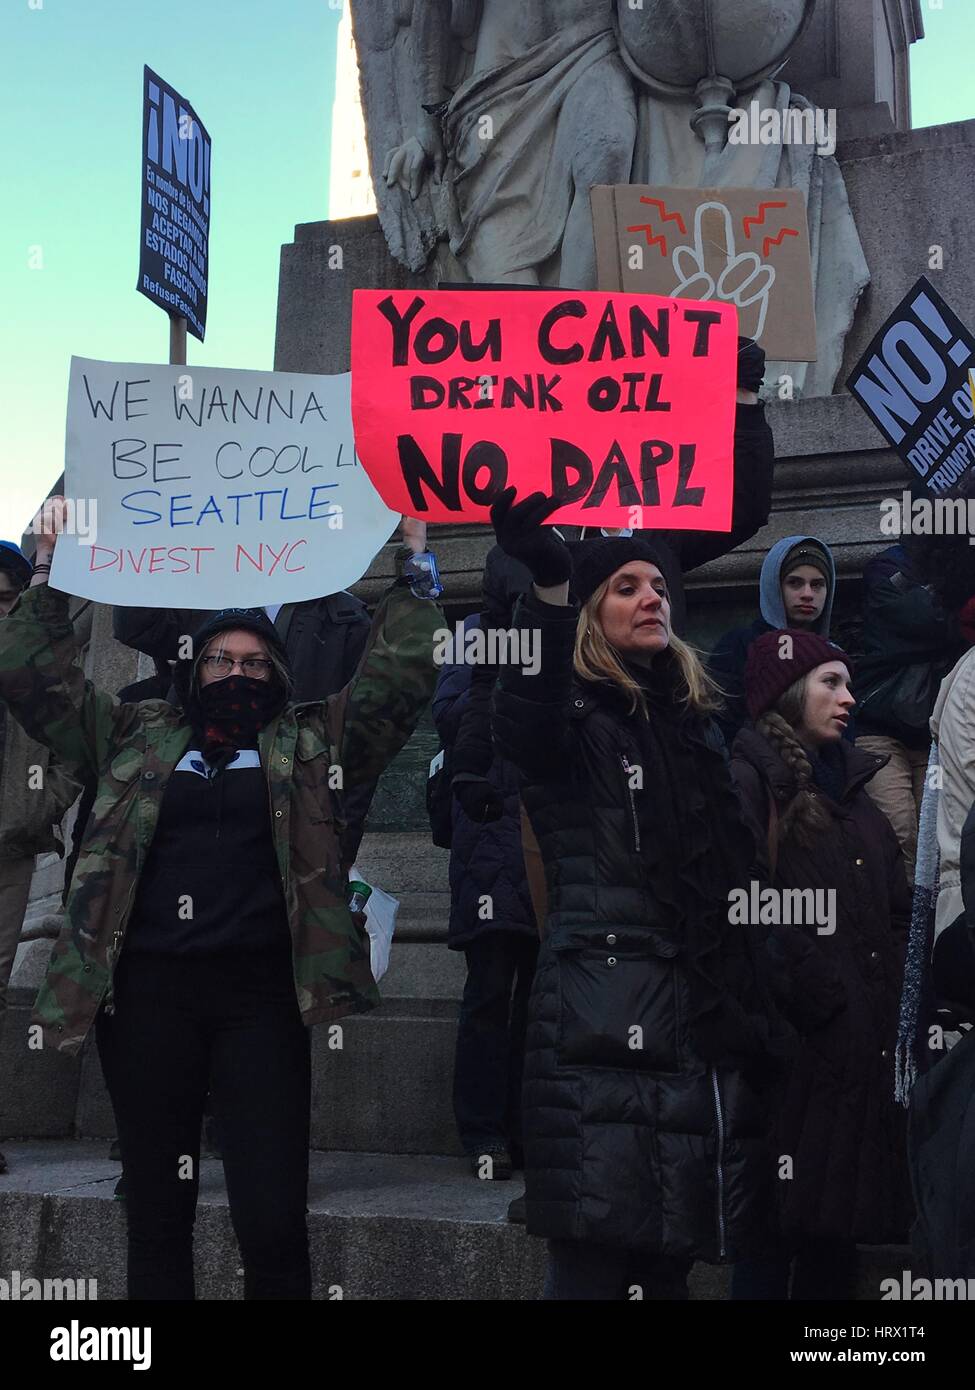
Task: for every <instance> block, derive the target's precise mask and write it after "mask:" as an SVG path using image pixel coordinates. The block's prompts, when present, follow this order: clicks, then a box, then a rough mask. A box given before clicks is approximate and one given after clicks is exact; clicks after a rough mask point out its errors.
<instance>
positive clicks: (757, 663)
mask: <svg viewBox="0 0 975 1390" xmlns="http://www.w3.org/2000/svg"><path fill="white" fill-rule="evenodd" d="M850 669H851V663H850V660H849V657H847V655H846V654H845V653H844V652H843V651H841V650H840V649H839V648H837V647H835V646H834V645H833V644H832V643H829V642H827V641H826V640H825V639H824V638H823V637H821V636H819V635H818V634H817V633H814V632H810V631H808V630H802V631H800V630H797V629H796V630H792V629H788V628H785V629H783V630H782V631H777V632H767V633H764V634H763V635H762V636H760V637H758V638H757V639H756V640H755V641H754V642H753V643H752V645H751V647H750V649H749V652H748V661H747V665H746V669H745V693H746V699H747V702H748V713H749V715H750V717H751V720H752V721H753V722H752V724H750V725H748V726H747V727H746V728H744V729H742V730H741V732H740V733H739V734H738V737H737V738H736V740H735V744H734V748H733V750H732V773H733V776H734V778H735V781H736V783H737V785H738V787H739V790H740V793H741V797H742V805H743V809H744V813H745V818H746V822H747V824H748V825H749V826H750V827H751V829H752V832H753V834H754V837H755V841H756V844H757V845H758V846H759V856H758V870H759V877H758V879H757V880H756V884H755V887H756V888H760V889H761V891H762V893H763V894H766V892H767V890H768V889H772V890H773V900H772V907H771V913H772V915H773V917H774V916H775V915H778V916H779V918H780V920H786V914H788V916H789V917H791V918H792V921H793V924H794V926H795V925H798V926H799V927H801V929H802V931H803V933H804V934H805V935H806V936H807V937H808V944H809V945H810V946H812V947H813V948H814V949H813V950H812V951H811V952H810V951H808V950H807V952H806V956H805V958H804V959H801V958H797V956H796V954H795V952H790V951H787V950H783V951H782V952H781V955H780V967H781V968H780V977H779V979H780V985H779V989H778V991H777V1002H778V1004H779V1006H780V1008H781V1009H782V1011H783V1013H784V1014H785V1015H786V1017H787V1018H788V1019H789V1021H790V1023H792V1024H793V1026H794V1027H795V1028H797V1029H798V1031H799V1032H800V1034H801V1035H802V1045H801V1047H800V1049H799V1051H798V1053H797V1055H796V1056H795V1057H794V1059H793V1061H792V1063H791V1067H790V1070H789V1075H788V1079H787V1081H786V1083H785V1085H784V1088H783V1091H782V1094H781V1097H780V1099H779V1101H778V1103H777V1133H776V1153H777V1154H779V1155H780V1156H781V1157H780V1174H779V1176H780V1181H779V1182H778V1184H777V1190H778V1203H777V1206H778V1219H779V1228H778V1239H777V1243H776V1247H775V1249H774V1250H772V1249H771V1248H770V1251H769V1252H767V1253H766V1255H765V1256H764V1257H758V1258H752V1259H749V1260H748V1261H744V1262H742V1263H741V1264H739V1266H738V1267H737V1268H736V1270H735V1276H734V1281H733V1287H732V1294H733V1297H736V1298H750V1299H761V1298H766V1299H768V1298H786V1297H787V1296H790V1295H789V1293H788V1288H789V1275H790V1266H791V1265H792V1264H793V1262H794V1266H795V1267H794V1277H793V1282H792V1288H791V1297H792V1298H793V1299H797V1300H798V1299H824V1300H842V1299H846V1298H851V1297H853V1292H854V1286H855V1280H856V1245H857V1244H858V1243H860V1244H871V1245H876V1244H886V1243H897V1242H899V1241H902V1240H903V1239H904V1238H905V1237H906V1234H907V1231H908V1228H909V1226H910V1221H911V1203H910V1192H909V1185H908V1180H907V1169H906V1162H905V1126H904V1113H903V1111H902V1109H901V1108H900V1107H899V1106H898V1105H897V1104H896V1102H895V1100H894V1047H895V1041H896V1036H897V1015H898V1004H899V998H900V978H901V972H902V968H903V959H904V948H905V944H906V939H907V928H908V923H909V919H910V897H909V893H908V888H907V880H906V878H905V875H904V864H903V857H902V855H901V852H900V846H899V845H898V842H897V838H896V836H895V834H894V832H893V829H892V828H891V825H890V822H889V821H888V819H887V817H886V816H885V815H884V814H883V812H882V811H880V810H879V808H878V807H877V806H876V804H875V803H874V801H873V800H872V799H871V797H869V796H868V795H867V793H866V790H865V787H866V784H867V782H868V781H869V779H870V778H871V777H873V776H875V775H876V773H877V772H878V770H879V769H880V768H881V767H882V766H883V764H884V761H885V759H884V757H882V756H879V755H876V754H872V753H867V752H865V751H864V750H863V749H860V748H857V747H854V746H853V745H851V744H850V743H849V742H848V741H846V740H844V739H843V731H844V729H845V728H846V726H847V724H848V722H849V718H850V711H851V710H852V708H853V706H854V704H855V699H854V696H853V694H852V692H851V690H850ZM754 901H755V903H756V904H757V903H758V902H759V901H760V899H759V897H758V896H757V895H755V896H754ZM761 911H762V913H763V915H768V913H769V909H768V908H767V907H763V908H762V909H761ZM753 912H754V908H752V907H749V908H748V909H747V912H746V915H745V920H748V913H753ZM796 917H798V918H799V921H798V923H797V924H796V921H795V919H796ZM784 1160H788V1167H787V1168H783V1167H782V1164H783V1161H784Z"/></svg>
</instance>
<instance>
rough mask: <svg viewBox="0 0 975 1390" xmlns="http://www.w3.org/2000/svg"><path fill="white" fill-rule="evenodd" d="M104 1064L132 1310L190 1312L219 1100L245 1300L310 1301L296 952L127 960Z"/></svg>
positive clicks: (304, 1042) (105, 1029)
mask: <svg viewBox="0 0 975 1390" xmlns="http://www.w3.org/2000/svg"><path fill="white" fill-rule="evenodd" d="M97 1038H98V1052H99V1056H100V1057H101V1063H102V1070H103V1071H104V1073H105V1080H106V1083H107V1085H108V1090H109V1094H110V1096H111V1098H112V1106H113V1108H114V1110H115V1119H116V1123H117V1126H118V1137H119V1145H120V1147H121V1150H122V1164H123V1167H124V1170H125V1179H126V1207H127V1215H128V1256H129V1259H128V1288H129V1298H130V1299H191V1298H193V1297H194V1296H195V1294H194V1285H193V1221H194V1217H195V1214H196V1200H197V1192H198V1189H199V1157H200V1121H201V1118H202V1116H203V1107H204V1101H205V1099H206V1095H207V1091H208V1090H209V1092H210V1096H211V1102H212V1107H213V1114H214V1117H215V1119H216V1121H217V1125H218V1127H219V1134H220V1143H221V1148H222V1151H223V1168H224V1175H225V1177H226V1181H227V1195H228V1197H229V1200H230V1216H231V1220H232V1222H233V1227H234V1232H235V1234H236V1236H237V1240H238V1243H239V1245H240V1253H241V1257H242V1261H243V1266H244V1297H245V1298H259V1299H305V1298H310V1297H311V1275H310V1269H309V1261H308V1232H307V1226H306V1222H305V1206H306V1200H307V1190H308V1138H309V1119H310V1109H311V1058H310V1048H309V1038H308V1030H307V1029H306V1028H305V1027H304V1026H303V1024H302V1022H301V1018H300V1015H299V1012H298V1001H297V998H296V996H295V987H294V981H293V978H292V966H291V951H290V943H289V946H288V948H287V950H286V951H274V952H271V953H267V952H262V953H259V954H258V953H255V954H252V955H249V956H247V955H237V956H230V955H225V956H215V957H207V958H201V959H189V958H186V957H170V956H140V955H126V953H124V952H123V954H122V957H121V959H120V960H119V964H118V966H117V968H116V972H115V1013H114V1014H105V1013H101V1014H99V1016H98V1023H97Z"/></svg>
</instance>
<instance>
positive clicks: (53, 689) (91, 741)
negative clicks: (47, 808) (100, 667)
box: [0, 498, 138, 780]
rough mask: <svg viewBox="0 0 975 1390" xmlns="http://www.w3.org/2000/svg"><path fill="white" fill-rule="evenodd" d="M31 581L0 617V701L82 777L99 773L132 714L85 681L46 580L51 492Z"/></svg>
mask: <svg viewBox="0 0 975 1390" xmlns="http://www.w3.org/2000/svg"><path fill="white" fill-rule="evenodd" d="M43 517H44V521H43V528H44V529H41V530H40V531H39V532H38V533H37V534H38V542H37V554H36V556H35V561H34V566H35V574H34V578H33V579H32V581H31V585H30V587H29V588H28V589H26V590H25V591H24V592H23V593H22V594H21V596H20V598H19V599H18V600H17V603H16V604H15V605H14V607H13V609H12V610H11V612H10V614H9V615H8V617H7V618H5V619H4V621H3V622H2V623H0V699H2V700H3V701H4V702H5V703H6V704H7V705H8V707H9V708H10V711H11V713H12V714H13V716H14V718H15V719H16V720H17V722H18V723H19V724H20V725H22V727H23V728H24V729H25V730H26V731H27V733H28V734H30V736H31V737H32V738H34V739H36V740H37V742H38V743H42V744H44V745H45V747H47V748H50V749H51V751H52V752H53V753H55V754H56V755H57V756H58V757H59V758H60V759H61V760H62V761H63V762H64V763H65V765H66V766H67V767H68V768H69V770H70V771H72V772H74V773H75V774H76V775H77V776H79V777H80V778H81V779H82V780H88V779H89V778H91V777H94V776H97V774H98V772H99V769H100V768H101V766H102V764H103V762H104V761H105V759H106V757H107V756H108V755H109V753H110V750H111V748H112V746H113V744H114V741H115V740H116V738H117V737H118V734H119V733H120V732H121V731H122V730H123V728H124V727H126V726H127V725H128V724H129V723H130V722H131V721H132V720H134V719H136V718H137V717H138V716H137V714H136V708H137V707H136V706H134V705H122V704H120V703H119V701H118V700H117V699H115V697H114V696H113V695H109V694H108V692H107V691H104V690H98V689H96V688H95V686H93V685H92V683H91V681H89V680H86V679H85V675H84V672H83V671H82V668H81V661H80V656H79V652H78V643H77V641H76V639H75V634H74V628H73V627H72V624H71V618H70V614H69V609H68V603H69V598H68V595H67V594H63V593H61V592H60V591H59V590H58V589H52V588H51V587H50V585H49V584H48V582H47V579H48V574H49V572H50V565H51V562H52V560H53V556H54V547H55V544H56V542H57V537H58V534H59V533H60V531H61V528H62V520H63V498H49V499H48V502H47V503H46V504H45V507H44V509H43Z"/></svg>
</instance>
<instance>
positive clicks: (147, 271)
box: [136, 68, 210, 342]
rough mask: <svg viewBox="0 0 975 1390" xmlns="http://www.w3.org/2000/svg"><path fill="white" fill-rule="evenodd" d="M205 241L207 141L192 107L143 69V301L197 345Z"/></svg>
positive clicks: (201, 328) (202, 326) (202, 327)
mask: <svg viewBox="0 0 975 1390" xmlns="http://www.w3.org/2000/svg"><path fill="white" fill-rule="evenodd" d="M209 238H210V137H209V135H208V134H207V132H206V127H205V126H204V125H203V122H202V121H201V120H200V118H199V116H198V115H197V114H196V112H195V111H194V110H193V107H192V106H191V105H190V103H189V102H188V101H187V100H186V99H185V98H184V97H181V96H180V94H179V93H178V92H177V91H175V90H174V89H173V88H172V87H170V85H169V84H168V82H164V81H163V80H162V78H161V77H157V76H156V74H155V73H154V72H153V71H152V69H151V68H146V69H145V80H144V89H143V111H142V236H141V243H140V246H141V249H140V255H139V283H138V285H137V286H136V288H137V289H138V290H139V292H140V293H141V294H144V295H145V296H146V297H147V298H148V299H151V300H152V302H153V303H154V304H158V305H159V307H160V308H161V309H165V310H166V312H167V313H169V314H176V315H180V316H181V317H183V318H185V319H186V325H187V328H188V330H189V332H190V333H192V334H193V336H194V337H195V338H199V339H200V342H202V341H203V335H204V333H205V331H206V321H207V277H208V250H209Z"/></svg>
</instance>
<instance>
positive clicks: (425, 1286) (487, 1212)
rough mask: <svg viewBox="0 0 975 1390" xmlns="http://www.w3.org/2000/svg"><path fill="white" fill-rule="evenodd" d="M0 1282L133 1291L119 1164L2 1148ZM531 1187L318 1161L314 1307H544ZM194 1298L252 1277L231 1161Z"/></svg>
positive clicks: (865, 1254)
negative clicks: (527, 1216)
mask: <svg viewBox="0 0 975 1390" xmlns="http://www.w3.org/2000/svg"><path fill="white" fill-rule="evenodd" d="M4 1152H5V1153H6V1155H7V1160H8V1163H9V1168H10V1171H9V1172H8V1173H6V1174H5V1175H3V1176H0V1278H4V1279H9V1278H10V1276H11V1273H12V1271H13V1270H19V1272H20V1279H21V1281H23V1280H24V1279H26V1278H36V1279H44V1278H48V1279H74V1280H80V1279H85V1280H89V1279H95V1280H97V1296H98V1298H99V1299H100V1300H109V1299H120V1298H123V1297H124V1293H125V1215H124V1206H123V1204H122V1203H120V1202H116V1201H114V1200H113V1192H114V1187H115V1182H116V1180H117V1178H118V1175H119V1171H120V1169H119V1165H118V1164H115V1163H111V1162H110V1161H109V1159H108V1157H107V1153H106V1148H105V1145H104V1144H102V1143H94V1142H92V1141H86V1140H66V1141H65V1140H61V1141H50V1140H48V1141H37V1140H35V1141H32V1142H28V1143H14V1144H4ZM522 1190H523V1188H522V1183H521V1182H520V1181H518V1180H517V1179H516V1180H514V1181H511V1182H498V1183H493V1182H482V1181H478V1180H477V1179H476V1178H474V1177H473V1176H472V1175H471V1173H470V1172H469V1170H468V1168H467V1165H466V1163H465V1162H464V1161H463V1160H460V1159H455V1158H449V1157H443V1156H425V1157H403V1156H396V1155H390V1154H376V1153H355V1154H351V1153H320V1152H315V1151H313V1152H312V1155H311V1178H310V1184H309V1197H308V1209H309V1214H308V1224H309V1233H310V1237H311V1252H312V1271H313V1280H314V1296H315V1298H319V1299H329V1298H332V1299H338V1298H344V1299H353V1300H358V1299H384V1300H409V1301H414V1300H441V1301H443V1300H448V1301H456V1300H471V1299H477V1300H481V1299H485V1300H523V1299H529V1300H531V1299H537V1298H538V1297H539V1295H540V1293H541V1289H542V1282H543V1278H544V1270H545V1245H544V1242H543V1241H540V1240H537V1239H535V1238H534V1237H531V1236H528V1235H526V1233H525V1230H524V1227H522V1226H514V1225H511V1224H510V1223H509V1222H508V1221H507V1219H506V1213H507V1208H508V1204H509V1202H510V1201H511V1200H512V1198H513V1197H515V1196H517V1195H518V1194H519V1193H520V1192H521V1191H522ZM195 1258H196V1278H197V1295H198V1297H199V1298H203V1299H219V1300H225V1299H236V1298H240V1297H241V1295H242V1287H243V1279H242V1271H241V1266H240V1259H239V1255H238V1251H237V1246H236V1242H235V1240H234V1236H233V1232H232V1229H231V1225H230V1217H229V1212H228V1208H227V1197H226V1190H225V1187H224V1182H223V1171H222V1165H221V1164H220V1162H219V1161H218V1160H215V1159H204V1160H203V1161H202V1163H201V1182H200V1203H199V1208H198V1212H197V1220H196V1240H195ZM907 1268H910V1255H909V1252H908V1251H907V1250H904V1249H901V1248H899V1247H893V1246H885V1247H871V1248H864V1249H863V1250H862V1251H861V1269H860V1283H859V1291H858V1296H859V1298H861V1299H867V1300H876V1299H878V1298H879V1296H880V1281H881V1279H883V1278H887V1277H897V1278H899V1277H900V1273H901V1271H902V1270H903V1269H907ZM728 1280H729V1271H728V1269H727V1268H718V1267H715V1266H711V1265H696V1266H695V1268H694V1270H693V1272H692V1274H691V1297H692V1298H693V1299H695V1300H717V1299H723V1298H725V1297H726V1296H727V1288H728Z"/></svg>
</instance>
